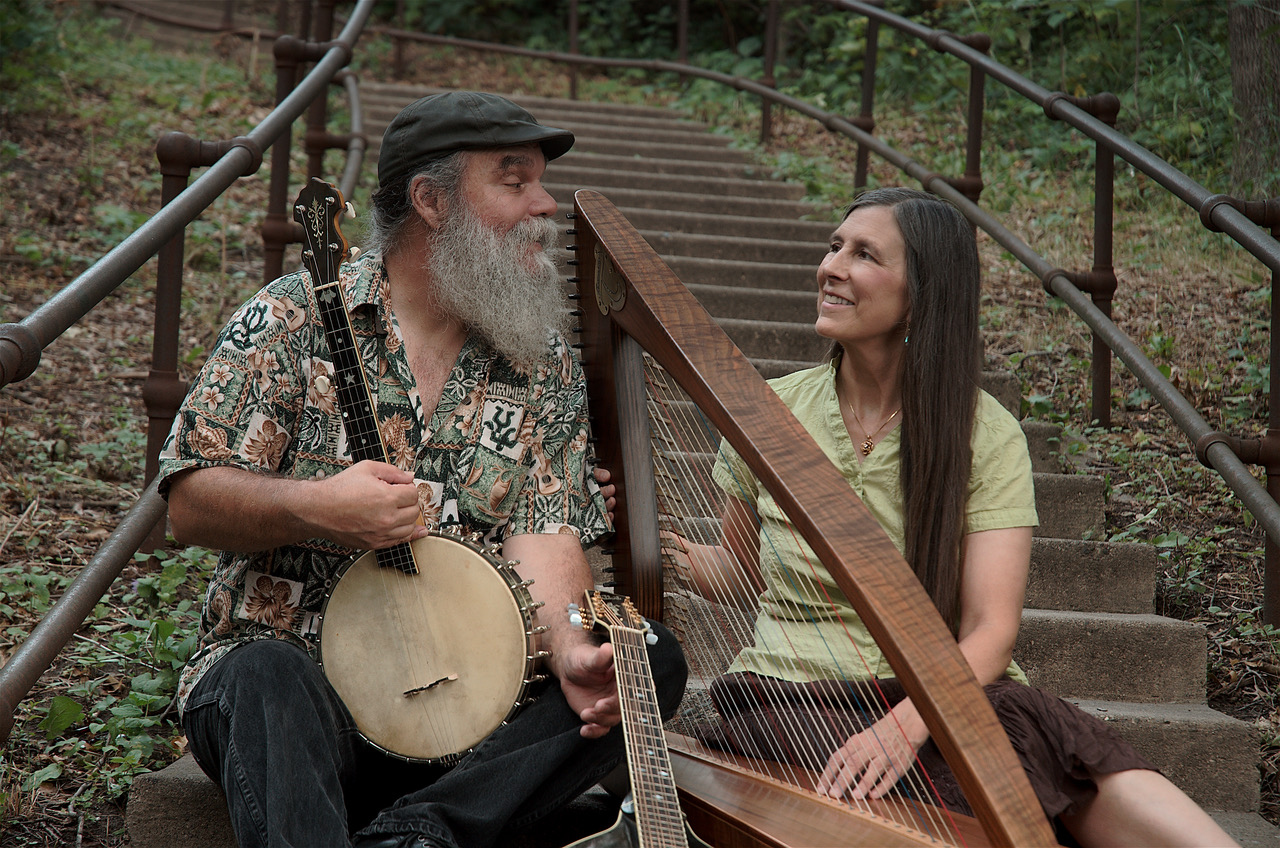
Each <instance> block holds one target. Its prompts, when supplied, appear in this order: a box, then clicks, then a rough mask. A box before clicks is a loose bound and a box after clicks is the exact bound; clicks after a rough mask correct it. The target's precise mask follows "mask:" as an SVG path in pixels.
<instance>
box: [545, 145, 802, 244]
mask: <svg viewBox="0 0 1280 848" xmlns="http://www.w3.org/2000/svg"><path fill="white" fill-rule="evenodd" d="M670 152H673V153H674V152H676V151H670ZM543 184H544V185H545V186H546V189H547V191H549V192H551V196H552V197H555V198H558V199H560V201H561V202H562V203H568V204H569V205H570V206H572V202H573V193H574V192H575V191H577V190H578V189H580V188H592V186H587V185H572V184H569V183H562V182H559V177H558V176H557V175H556V173H555V172H553V171H550V170H548V171H547V174H546V179H545V180H544V182H543ZM601 194H603V195H604V196H605V197H606V198H608V200H609V202H610V203H612V204H613V205H614V206H617V207H618V208H619V209H622V208H623V207H638V208H641V209H683V210H684V211H686V212H702V213H707V214H714V215H737V216H740V217H743V218H765V219H772V218H788V217H790V218H800V217H802V216H804V215H806V214H810V213H812V212H813V211H814V208H813V207H812V206H811V205H809V204H807V203H803V202H801V201H793V200H771V199H768V198H755V197H717V196H710V197H708V196H701V195H688V194H681V193H679V192H670V191H648V190H644V189H626V188H615V189H611V190H609V191H607V192H601ZM746 232H747V233H748V234H749V233H750V232H751V230H747V231H746Z"/></svg>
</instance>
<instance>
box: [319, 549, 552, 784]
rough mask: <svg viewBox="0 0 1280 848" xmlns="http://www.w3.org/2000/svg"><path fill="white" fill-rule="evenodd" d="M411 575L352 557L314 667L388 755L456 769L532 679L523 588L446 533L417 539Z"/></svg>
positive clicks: (333, 596)
mask: <svg viewBox="0 0 1280 848" xmlns="http://www.w3.org/2000/svg"><path fill="white" fill-rule="evenodd" d="M413 555H414V560H415V561H416V562H417V564H418V573H417V574H406V573H405V572H403V571H400V570H399V569H397V568H386V567H380V566H379V565H378V561H377V557H376V556H375V553H374V552H372V551H371V552H369V553H366V554H363V555H361V556H359V557H357V558H355V559H353V560H352V561H351V562H350V563H348V565H347V566H346V567H345V568H344V570H343V571H342V572H341V573H340V574H339V576H338V579H337V583H336V584H335V585H334V587H333V589H332V590H331V592H330V594H329V597H328V599H327V600H326V602H325V607H324V612H323V616H322V619H321V625H320V663H321V666H322V667H323V669H324V673H325V676H326V677H327V678H328V679H329V682H330V684H331V685H332V686H333V688H334V689H335V690H336V691H337V693H338V695H339V697H341V698H342V700H343V702H344V703H345V704H346V705H347V708H348V709H349V710H350V711H351V715H352V717H353V718H354V719H355V722H356V727H357V728H358V729H359V730H360V732H361V734H362V735H363V736H364V737H365V738H366V739H367V740H368V741H369V742H370V743H372V744H373V745H375V746H376V747H378V748H381V749H382V750H384V751H386V752H387V753H389V754H391V755H392V756H395V757H399V758H401V759H405V760H411V761H421V762H452V761H454V760H456V759H458V758H459V757H461V756H462V755H463V754H465V753H466V752H467V751H469V750H470V749H471V748H473V747H474V746H475V745H477V744H478V743H479V742H480V741H481V740H482V739H484V738H485V737H486V736H488V735H489V734H490V733H492V732H493V731H494V730H495V729H496V728H497V727H498V725H500V724H501V723H502V722H503V721H505V720H507V719H508V718H509V717H510V716H511V715H512V714H513V713H514V712H515V711H516V709H518V708H519V706H520V704H521V700H522V698H523V695H524V691H525V688H526V686H527V683H528V679H529V677H530V676H531V673H532V666H533V663H534V660H533V654H534V651H533V645H532V636H531V635H530V630H531V629H532V623H531V619H530V613H529V611H528V610H529V604H530V598H529V595H528V591H527V590H526V589H525V588H524V587H523V586H521V585H520V579H519V577H518V576H516V575H515V573H514V571H512V569H510V568H509V567H507V566H506V565H505V564H503V563H501V562H499V561H498V560H495V559H494V558H493V557H491V556H489V555H488V554H487V553H485V552H483V551H482V550H480V549H478V548H476V547H474V546H473V545H471V544H469V543H467V542H465V541H463V540H461V539H458V538H456V537H452V536H443V535H437V534H432V535H430V536H425V537H423V538H421V539H418V540H417V541H415V542H414V543H413Z"/></svg>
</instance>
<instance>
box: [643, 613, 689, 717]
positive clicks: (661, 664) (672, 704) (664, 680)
mask: <svg viewBox="0 0 1280 848" xmlns="http://www.w3.org/2000/svg"><path fill="white" fill-rule="evenodd" d="M649 626H650V628H651V629H652V630H653V633H654V635H655V636H657V637H658V641H656V642H654V643H653V644H652V645H650V646H649V668H650V670H651V671H652V672H653V683H654V688H655V689H656V690H657V693H658V704H659V707H660V708H661V711H662V717H663V719H669V718H671V717H672V716H673V715H675V713H676V709H677V708H678V707H679V706H680V699H681V698H682V697H683V696H684V685H685V682H686V680H687V679H688V677H689V667H688V665H687V664H686V662H685V658H684V650H683V649H682V648H681V647H680V640H679V639H677V638H676V635H675V634H674V633H672V632H671V631H670V630H668V629H667V628H666V627H664V626H663V625H662V624H661V623H659V622H656V621H650V622H649Z"/></svg>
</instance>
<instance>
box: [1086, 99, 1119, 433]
mask: <svg viewBox="0 0 1280 848" xmlns="http://www.w3.org/2000/svg"><path fill="white" fill-rule="evenodd" d="M1091 99H1092V103H1091V107H1092V114H1093V115H1094V116H1095V117H1096V118H1098V120H1100V121H1103V122H1104V123H1106V125H1107V126H1109V127H1114V126H1115V125H1116V118H1117V117H1118V116H1119V114H1120V98H1118V97H1116V96H1115V95H1114V94H1111V93H1109V92H1104V93H1103V94H1099V95H1098V96H1097V97H1094V98H1091ZM1093 168H1094V176H1093V184H1094V198H1093V274H1094V279H1095V281H1096V282H1095V287H1094V288H1093V289H1091V290H1090V292H1089V293H1090V295H1091V296H1092V297H1093V302H1094V303H1095V304H1097V306H1098V308H1099V309H1101V310H1102V311H1103V312H1104V313H1106V315H1107V317H1108V318H1110V317H1111V301H1112V298H1113V297H1114V296H1115V292H1116V288H1117V286H1118V285H1119V281H1118V280H1117V279H1116V270H1115V264H1114V263H1115V257H1114V255H1113V252H1112V239H1113V236H1114V232H1115V229H1114V222H1115V188H1116V157H1115V154H1114V153H1113V152H1112V151H1111V148H1109V147H1107V146H1106V145H1104V144H1103V143H1102V142H1098V143H1097V145H1096V149H1095V151H1094V156H1093ZM1092 406H1093V410H1092V411H1093V418H1094V420H1096V421H1097V422H1098V425H1099V426H1101V427H1110V426H1111V348H1110V347H1109V346H1108V345H1107V343H1106V342H1104V341H1103V340H1102V339H1101V338H1099V337H1098V334H1097V333H1094V334H1093V402H1092Z"/></svg>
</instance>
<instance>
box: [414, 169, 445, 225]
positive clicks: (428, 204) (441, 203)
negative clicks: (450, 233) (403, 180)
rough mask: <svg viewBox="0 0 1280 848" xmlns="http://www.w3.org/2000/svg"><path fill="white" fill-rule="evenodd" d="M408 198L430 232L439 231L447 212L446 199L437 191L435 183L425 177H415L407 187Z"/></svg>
mask: <svg viewBox="0 0 1280 848" xmlns="http://www.w3.org/2000/svg"><path fill="white" fill-rule="evenodd" d="M409 198H410V199H411V200H412V201H413V208H414V210H415V211H417V213H418V216H419V217H420V218H422V222H423V223H424V224H426V225H427V228H428V229H430V230H438V229H440V224H441V223H442V222H443V221H444V219H445V215H446V214H447V212H448V199H447V198H446V197H445V196H444V193H443V192H441V191H439V190H438V188H437V186H436V185H435V183H433V182H432V181H431V180H429V179H427V178H426V177H422V176H420V177H417V178H415V179H414V181H413V185H412V186H410V187H409Z"/></svg>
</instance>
